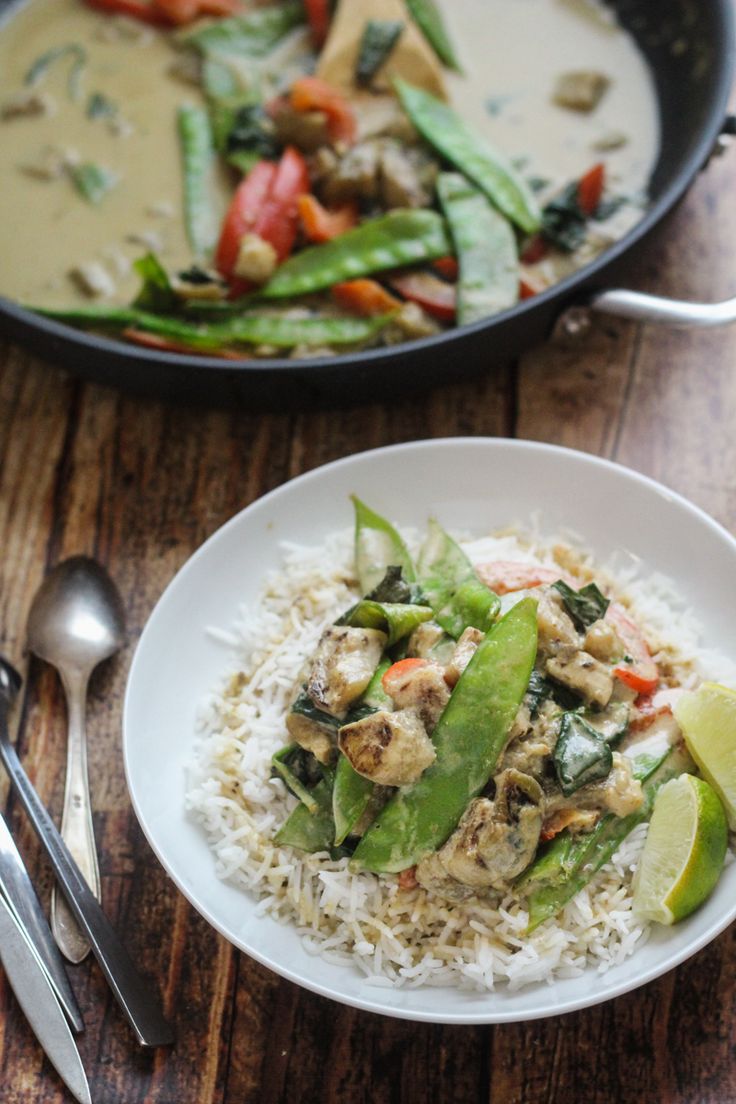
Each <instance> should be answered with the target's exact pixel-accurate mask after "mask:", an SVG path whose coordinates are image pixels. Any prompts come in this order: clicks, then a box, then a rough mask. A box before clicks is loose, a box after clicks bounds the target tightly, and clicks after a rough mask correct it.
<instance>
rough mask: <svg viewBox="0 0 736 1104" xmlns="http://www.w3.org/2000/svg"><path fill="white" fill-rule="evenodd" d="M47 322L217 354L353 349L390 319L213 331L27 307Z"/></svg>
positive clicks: (92, 310) (167, 321) (131, 315)
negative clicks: (143, 335) (134, 333)
mask: <svg viewBox="0 0 736 1104" xmlns="http://www.w3.org/2000/svg"><path fill="white" fill-rule="evenodd" d="M30 309H31V310H37V311H38V313H39V314H43V315H45V316H46V317H47V318H55V319H57V320H58V321H59V322H69V323H71V324H72V325H75V326H89V327H92V328H96V327H100V328H112V329H125V328H126V327H127V326H135V327H137V328H139V329H142V330H147V331H148V332H149V333H154V334H160V335H162V336H163V337H170V338H173V339H174V340H176V341H181V342H183V343H186V344H187V345H191V346H192V347H193V348H196V349H202V350H207V349H222V348H223V347H227V346H230V345H275V346H277V347H278V348H293V347H294V346H295V345H353V344H359V343H361V342H364V341H368V340H370V339H371V338H372V337H375V335H376V334H378V333H379V332H380V331H381V330H382V329H383V327H384V326H385V325H386V323H387V322H388V321H389V319H390V318H391V315H387V314H384V315H377V316H376V317H375V318H319V317H311V318H286V317H281V316H275V315H258V314H246V315H241V316H240V317H239V318H230V319H228V320H227V321H226V322H219V323H216V324H213V325H193V324H190V323H188V322H184V321H181V320H179V319H177V318H170V317H165V316H161V315H157V314H151V313H150V312H148V311H141V310H138V309H137V308H135V307H73V308H70V309H62V310H60V309H58V308H47V307H31V308H30Z"/></svg>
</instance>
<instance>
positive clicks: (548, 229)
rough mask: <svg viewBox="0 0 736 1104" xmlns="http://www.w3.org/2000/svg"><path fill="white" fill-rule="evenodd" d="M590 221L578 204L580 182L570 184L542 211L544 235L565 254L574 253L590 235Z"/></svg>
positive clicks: (575, 181)
mask: <svg viewBox="0 0 736 1104" xmlns="http://www.w3.org/2000/svg"><path fill="white" fill-rule="evenodd" d="M587 223H588V220H587V218H586V216H585V214H584V213H583V211H582V208H581V207H580V204H579V202H578V181H577V180H574V181H573V182H572V183H571V184H568V185H567V186H566V187H565V188H564V189H563V190H562V191H561V192H560V194H559V195H557V196H555V197H554V198H553V199H551V200H550V201H549V203H548V204H547V205H546V207H545V208H544V210H543V211H542V235H543V236H544V238H546V240H547V241H548V242H550V244H551V245H554V246H555V247H556V248H557V249H560V250H562V252H563V253H574V252H575V250H576V249H577V248H578V247H579V246H581V245H582V244H583V242H584V241H585V238H586V235H587V233H588V226H587Z"/></svg>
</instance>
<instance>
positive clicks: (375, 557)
mask: <svg viewBox="0 0 736 1104" xmlns="http://www.w3.org/2000/svg"><path fill="white" fill-rule="evenodd" d="M350 497H351V499H352V502H353V506H354V508H355V570H356V572H357V575H358V582H359V583H360V589H361V591H362V592H363V593H364V594H368V593H369V592H370V591H371V590H373V588H374V587H376V586H378V584H379V583H380V582H381V581H382V579H383V578H384V577H385V574H386V571H387V570H388V568H389V567H400V568H401V571H402V575H403V577H404V579H406V580H407V581H408V582H410V583H414V582H416V577H417V576H416V572H415V570H414V564H413V563H412V559H411V556H410V555H409V549H408V548H407V547H406V545H405V544H404V542H403V540H402V539H401V537H400V536H399V534H398V533H397V532H396V530H395V529H394V527H393V525H392V524H391V522H390V521H386V519H385V518H383V517H381V515H380V514H376V513H374V511H373V510H371V509H370V507H369V506H366V504H365V503H364V502H361V501H360V499H359V498H358V497H357V495H351V496H350Z"/></svg>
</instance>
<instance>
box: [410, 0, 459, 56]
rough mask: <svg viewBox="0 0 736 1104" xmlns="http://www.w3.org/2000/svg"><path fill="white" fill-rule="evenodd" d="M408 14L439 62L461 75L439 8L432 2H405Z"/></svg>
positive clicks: (412, 0)
mask: <svg viewBox="0 0 736 1104" xmlns="http://www.w3.org/2000/svg"><path fill="white" fill-rule="evenodd" d="M406 6H407V8H408V9H409V14H410V15H411V17H412V19H413V20H414V22H415V23H416V25H417V27H419V30H420V31H421V32H422V34H423V35H424V37H425V38H426V40H427V42H428V43H429V45H430V46H431V47H432V49H433V50H434V52H435V53H436V55H437V57H438V58H439V59H440V61H441V62H442V63H443V64H444V65H446V66H447V67H448V69H455V70H456V72H458V73H462V68H461V66H460V62H459V61H458V59H457V54H456V53H455V48H454V46H453V45H452V42H451V41H450V37H449V35H448V33H447V30H446V28H445V24H444V22H443V21H442V16H441V14H440V11H439V8H438V7H437V5H436V4H435V2H434V0H406Z"/></svg>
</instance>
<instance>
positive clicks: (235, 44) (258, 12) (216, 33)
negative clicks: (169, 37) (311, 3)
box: [177, 0, 304, 57]
mask: <svg viewBox="0 0 736 1104" xmlns="http://www.w3.org/2000/svg"><path fill="white" fill-rule="evenodd" d="M303 22H304V5H303V4H302V2H301V0H289V2H288V3H283V4H271V5H270V6H269V7H266V8H256V9H255V10H254V11H249V12H247V13H246V14H244V15H235V16H233V17H232V18H231V19H217V20H214V21H212V22H210V23H207V24H206V25H205V26H203V27H201V26H199V25H198V24H196V25H195V28H194V30H192V31H184V32H180V33H179V35H178V36H177V37H178V39H179V41H180V42H183V43H184V45H185V46H194V47H195V48H196V49H198V50H203V51H204V50H207V51H209V50H218V51H221V52H223V53H227V54H234V55H240V56H242V57H265V56H266V54H270V53H271V51H272V50H273V48H274V46H276V44H277V43H278V42H280V41H281V39H282V38H284V36H285V35H287V34H288V33H289V31H291V30H293V28H294V27H296V26H298V25H299V24H300V23H303Z"/></svg>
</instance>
